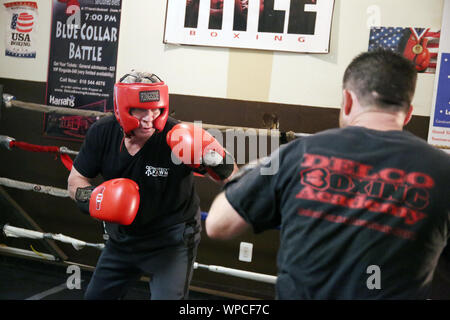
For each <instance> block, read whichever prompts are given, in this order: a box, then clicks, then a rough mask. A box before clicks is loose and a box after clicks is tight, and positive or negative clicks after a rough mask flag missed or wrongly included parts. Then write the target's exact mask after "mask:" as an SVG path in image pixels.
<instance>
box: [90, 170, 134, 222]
mask: <svg viewBox="0 0 450 320" xmlns="http://www.w3.org/2000/svg"><path fill="white" fill-rule="evenodd" d="M139 201H140V196H139V187H138V185H137V184H136V182H134V181H133V180H130V179H125V178H118V179H112V180H108V181H105V182H104V183H102V184H101V185H99V186H98V187H97V188H95V189H94V191H92V194H91V197H90V201H89V213H90V215H91V217H93V218H96V219H99V220H102V221H107V222H113V223H119V224H122V225H129V224H131V223H132V222H133V220H134V218H135V217H136V214H137V211H138V209H139Z"/></svg>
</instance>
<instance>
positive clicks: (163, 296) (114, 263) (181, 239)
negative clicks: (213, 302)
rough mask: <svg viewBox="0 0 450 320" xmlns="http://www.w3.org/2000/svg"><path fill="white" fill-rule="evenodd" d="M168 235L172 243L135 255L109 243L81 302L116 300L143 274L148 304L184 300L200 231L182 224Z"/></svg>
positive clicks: (186, 295) (153, 247) (187, 290)
mask: <svg viewBox="0 0 450 320" xmlns="http://www.w3.org/2000/svg"><path fill="white" fill-rule="evenodd" d="M170 232H172V233H174V234H172V235H168V236H169V237H170V238H172V239H177V240H176V241H170V243H164V246H158V245H155V246H152V247H151V248H150V249H149V250H145V251H140V250H139V251H138V252H133V251H131V250H123V249H122V248H121V247H120V246H118V245H117V244H115V243H114V242H113V241H111V240H109V241H108V242H107V243H106V246H105V249H104V250H103V252H102V254H101V256H100V258H99V260H98V262H97V267H96V269H95V272H94V274H93V276H92V279H91V281H90V283H89V285H88V288H87V290H86V293H85V299H88V300H112V299H120V298H122V297H123V296H124V295H125V294H126V292H127V289H128V286H129V285H130V284H131V283H132V282H133V281H136V280H137V279H139V278H140V276H141V275H143V274H146V275H148V276H150V282H149V285H150V298H151V299H152V300H179V299H187V298H188V292H189V283H190V281H191V278H192V272H193V264H194V261H195V258H196V255H197V247H198V244H199V242H200V231H199V230H198V228H196V227H195V226H193V225H186V224H184V223H183V224H180V225H179V227H177V228H175V229H173V230H171V231H170ZM175 233H176V234H175Z"/></svg>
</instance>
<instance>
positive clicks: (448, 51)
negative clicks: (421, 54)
mask: <svg viewBox="0 0 450 320" xmlns="http://www.w3.org/2000/svg"><path fill="white" fill-rule="evenodd" d="M441 31H442V33H441V42H440V46H439V53H438V65H437V70H436V77H435V84H434V93H433V106H432V109H431V115H430V128H429V131H428V143H429V144H431V145H433V146H435V147H437V148H441V149H442V150H444V151H446V152H447V153H449V154H450V90H449V88H450V0H445V2H444V12H443V17H442V28H441Z"/></svg>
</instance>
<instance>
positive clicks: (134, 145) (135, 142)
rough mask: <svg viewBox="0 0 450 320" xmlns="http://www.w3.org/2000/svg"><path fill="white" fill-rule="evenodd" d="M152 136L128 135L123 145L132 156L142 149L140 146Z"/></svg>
mask: <svg viewBox="0 0 450 320" xmlns="http://www.w3.org/2000/svg"><path fill="white" fill-rule="evenodd" d="M152 136H153V134H152V135H151V136H148V137H136V136H130V137H125V147H126V148H127V150H128V153H129V154H130V155H132V156H134V155H135V154H136V153H138V152H139V150H141V149H142V147H143V146H144V145H145V143H146V142H147V141H148V139H150V138H151V137H152Z"/></svg>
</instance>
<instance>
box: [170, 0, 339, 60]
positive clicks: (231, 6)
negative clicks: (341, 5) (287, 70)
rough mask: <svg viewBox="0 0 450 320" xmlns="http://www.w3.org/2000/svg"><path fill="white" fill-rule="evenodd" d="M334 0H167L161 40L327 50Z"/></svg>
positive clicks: (277, 48) (296, 50)
mask: <svg viewBox="0 0 450 320" xmlns="http://www.w3.org/2000/svg"><path fill="white" fill-rule="evenodd" d="M333 7H334V0H168V4H167V15H166V26H165V35H164V41H165V42H166V43H174V44H188V45H202V46H216V47H234V48H249V49H262V50H274V51H292V52H310V53H327V52H328V51H329V42H330V32H331V20H332V16H333Z"/></svg>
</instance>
